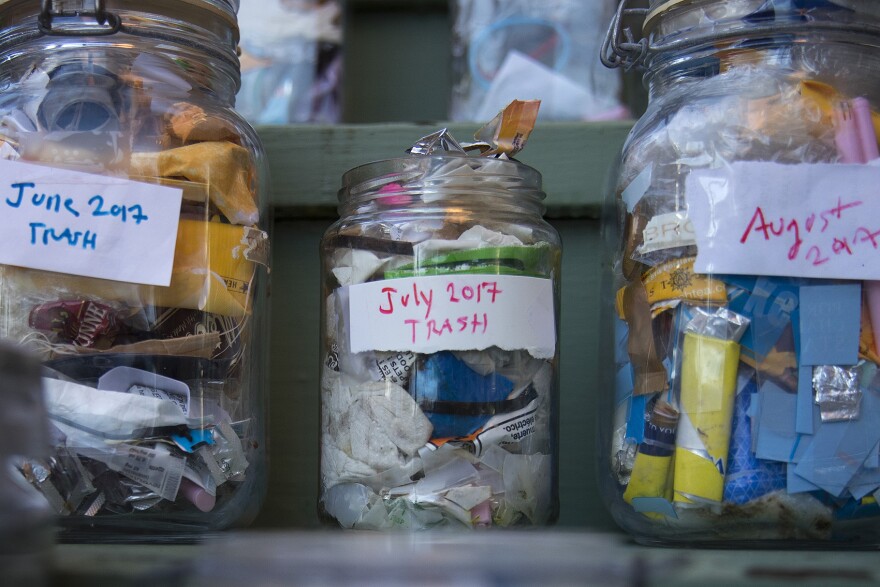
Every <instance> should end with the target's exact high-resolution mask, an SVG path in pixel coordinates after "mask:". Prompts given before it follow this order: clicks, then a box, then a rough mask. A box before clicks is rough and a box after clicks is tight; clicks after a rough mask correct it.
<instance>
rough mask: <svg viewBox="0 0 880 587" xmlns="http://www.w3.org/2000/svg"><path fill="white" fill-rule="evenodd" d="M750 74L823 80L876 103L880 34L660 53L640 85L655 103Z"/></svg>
mask: <svg viewBox="0 0 880 587" xmlns="http://www.w3.org/2000/svg"><path fill="white" fill-rule="evenodd" d="M749 71H756V72H757V71H760V72H761V73H763V74H768V75H778V76H780V77H785V76H795V77H797V78H803V79H810V80H814V81H821V82H824V83H827V84H830V85H832V86H833V87H835V88H836V89H837V90H838V91H839V92H841V93H843V94H850V95H853V96H856V95H874V96H875V99H876V98H880V95H878V94H877V92H878V89H880V35H877V36H874V35H845V34H843V33H839V32H834V33H829V32H815V31H804V32H801V33H798V34H785V35H779V36H775V37H766V38H761V39H754V38H751V37H748V36H744V37H742V38H739V39H735V40H732V41H731V42H730V43H728V44H726V45H725V46H717V45H708V44H703V45H700V46H696V47H691V48H688V49H687V50H682V51H669V52H664V53H662V54H659V55H658V56H656V57H655V58H653V59H652V60H651V61H650V63H649V64H648V66H647V69H646V72H645V74H644V84H645V87H646V88H647V90H648V97H649V100H652V101H656V100H657V99H659V98H660V97H661V96H665V95H669V94H672V93H674V92H677V91H690V90H689V88H690V86H691V85H692V84H694V83H698V82H701V81H704V80H707V79H711V78H714V77H716V76H720V75H724V74H731V75H733V74H737V73H740V72H742V73H748V72H749ZM720 88H721V89H724V90H725V91H727V92H729V91H730V88H723V87H720ZM744 91H745V89H744Z"/></svg>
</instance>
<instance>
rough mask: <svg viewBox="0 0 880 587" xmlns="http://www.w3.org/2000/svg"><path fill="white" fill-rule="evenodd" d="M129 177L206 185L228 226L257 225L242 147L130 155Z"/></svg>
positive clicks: (202, 146)
mask: <svg viewBox="0 0 880 587" xmlns="http://www.w3.org/2000/svg"><path fill="white" fill-rule="evenodd" d="M130 173H131V175H146V176H150V177H166V178H185V179H187V180H189V181H194V182H197V183H203V184H207V186H208V195H209V197H210V199H211V202H212V203H213V204H214V205H215V206H217V208H218V209H219V210H220V212H222V213H223V215H224V216H226V218H227V219H228V220H229V221H230V222H231V223H232V224H243V225H245V226H252V225H255V224H257V222H259V219H260V213H259V210H258V209H257V204H256V202H255V201H254V196H253V194H252V192H251V188H250V184H251V176H252V175H253V162H252V161H251V158H250V155H249V154H248V152H247V149H245V148H244V147H239V146H238V145H235V144H233V143H228V142H206V143H195V144H192V145H187V146H186V147H178V148H176V149H168V150H167V151H158V152H149V153H134V154H132V156H131V170H130Z"/></svg>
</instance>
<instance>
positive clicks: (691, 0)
mask: <svg viewBox="0 0 880 587" xmlns="http://www.w3.org/2000/svg"><path fill="white" fill-rule="evenodd" d="M720 2H722V3H723V2H725V0H720ZM713 3H719V0H651V3H650V4H651V6H650V7H649V8H648V10H647V11H646V14H645V20H644V22H643V23H642V34H643V35H648V34H649V33H650V32H651V31H652V30H653V28H654V27H655V26H657V24H658V23H659V22H660V20H662V17H663V16H664V15H666V14H669V13H671V12H672V11H674V10H676V9H679V8H685V7H690V6H692V5H711V4H713ZM655 4H656V6H655ZM833 4H834V5H836V6H837V7H838V8H839V9H841V10H850V11H852V13H853V15H854V16H857V17H876V18H880V9H878V7H877V6H873V5H871V4H869V3H868V2H866V1H864V0H834V2H833ZM761 6H763V4H762V5H761ZM871 6H873V8H871ZM774 9H775V10H778V8H774ZM790 11H791V13H792V14H796V13H799V12H798V10H797V9H795V8H792V9H791V10H790ZM752 12H753V11H752ZM749 15H750V12H746V11H744V12H743V15H742V16H743V17H747V16H749Z"/></svg>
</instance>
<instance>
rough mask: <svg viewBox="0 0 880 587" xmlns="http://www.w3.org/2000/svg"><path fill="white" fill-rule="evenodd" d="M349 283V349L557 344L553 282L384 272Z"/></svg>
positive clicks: (549, 348)
mask: <svg viewBox="0 0 880 587" xmlns="http://www.w3.org/2000/svg"><path fill="white" fill-rule="evenodd" d="M348 290H349V292H348V293H349V308H348V309H349V314H350V316H349V318H350V321H349V324H351V351H352V352H354V353H358V352H363V351H373V350H376V351H379V350H382V351H405V350H410V351H413V352H415V353H434V352H439V351H444V350H471V349H477V350H479V349H486V348H489V347H491V346H497V347H499V348H502V349H508V350H513V349H526V350H528V351H529V353H530V354H531V355H532V356H534V357H536V358H540V359H548V358H552V357H553V356H554V354H555V352H556V329H555V313H554V306H553V282H552V280H550V279H541V278H537V277H523V276H519V275H488V274H476V275H443V276H426V277H411V278H401V279H387V280H384V281H374V282H368V283H362V284H358V285H353V286H350V287H349V288H348Z"/></svg>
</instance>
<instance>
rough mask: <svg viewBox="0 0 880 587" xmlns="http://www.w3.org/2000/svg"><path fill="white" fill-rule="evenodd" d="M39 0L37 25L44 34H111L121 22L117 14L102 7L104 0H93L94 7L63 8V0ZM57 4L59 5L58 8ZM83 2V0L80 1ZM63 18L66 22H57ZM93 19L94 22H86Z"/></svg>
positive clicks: (117, 28)
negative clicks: (54, 0)
mask: <svg viewBox="0 0 880 587" xmlns="http://www.w3.org/2000/svg"><path fill="white" fill-rule="evenodd" d="M55 4H56V6H53V0H41V3H40V15H39V16H38V17H37V27H38V28H39V29H40V32H41V33H43V34H44V35H60V36H73V37H92V36H101V35H113V34H116V33H117V32H119V29H120V28H121V27H122V22H121V21H120V20H119V16H117V15H116V14H114V13H113V12H110V11H108V10H106V9H105V8H104V0H94V8H93V9H86V8H84V7H80V8H78V9H69V8H65V7H64V5H65V2H64V0H60V1H58V0H56V2H55ZM57 4H60V5H61V7H60V8H58V7H57ZM80 4H81V5H82V4H85V2H81V3H80ZM56 19H63V20H65V21H67V22H64V23H62V22H57V21H56ZM89 19H94V24H92V23H90V22H88V20H89Z"/></svg>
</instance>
